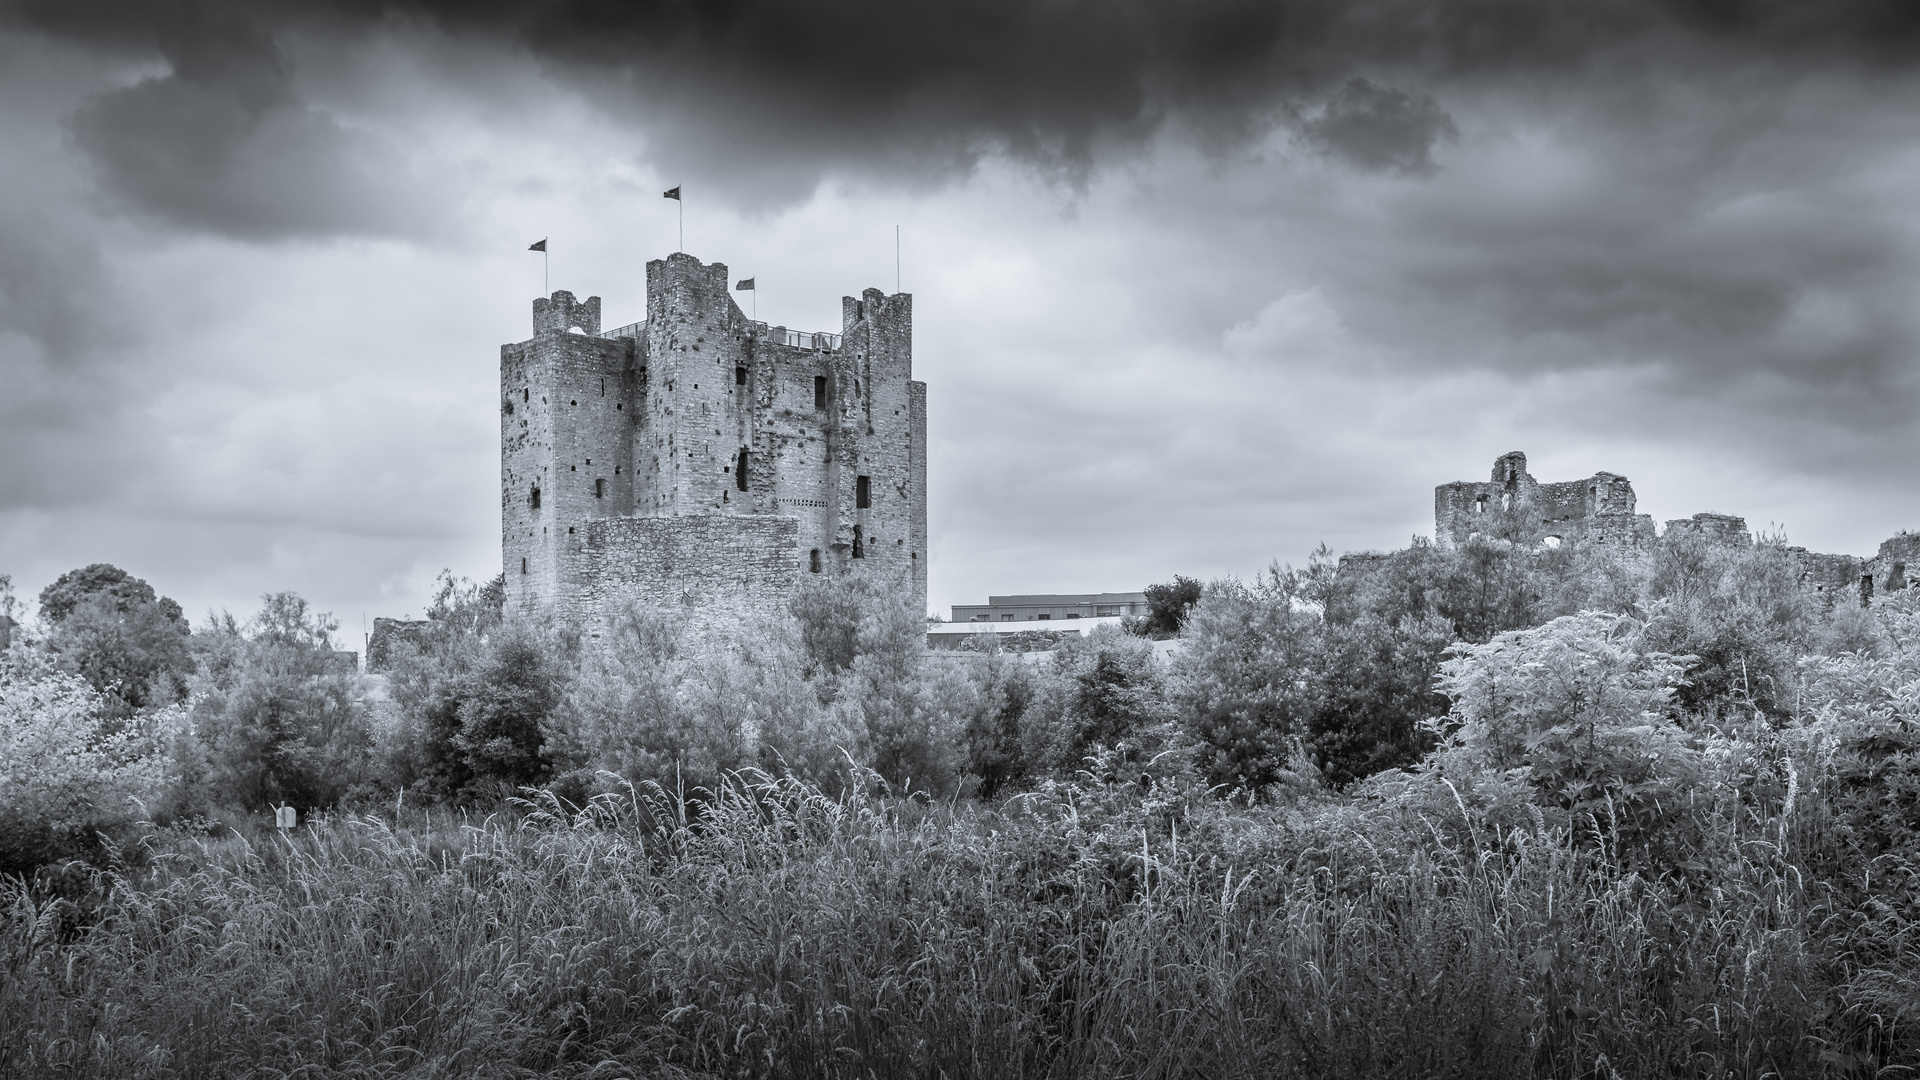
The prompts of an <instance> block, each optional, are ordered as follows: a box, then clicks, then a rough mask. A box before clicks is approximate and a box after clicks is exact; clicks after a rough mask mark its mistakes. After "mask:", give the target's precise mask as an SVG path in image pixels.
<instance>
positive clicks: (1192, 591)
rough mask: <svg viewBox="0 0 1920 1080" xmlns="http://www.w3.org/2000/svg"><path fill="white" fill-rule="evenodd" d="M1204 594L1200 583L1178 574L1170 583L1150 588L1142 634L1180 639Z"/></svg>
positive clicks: (1158, 637) (1159, 637)
mask: <svg viewBox="0 0 1920 1080" xmlns="http://www.w3.org/2000/svg"><path fill="white" fill-rule="evenodd" d="M1202 591H1203V590H1202V588H1201V585H1200V583H1199V582H1198V581H1195V580H1194V579H1193V578H1190V577H1183V576H1181V575H1179V574H1175V575H1174V576H1173V580H1172V581H1170V582H1165V583H1162V584H1158V585H1149V586H1147V588H1146V597H1147V616H1146V622H1145V623H1144V624H1142V625H1141V626H1140V632H1141V633H1142V634H1143V635H1144V636H1146V637H1151V638H1157V639H1165V638H1170V637H1174V636H1176V635H1178V634H1179V633H1180V628H1181V627H1183V626H1185V625H1186V624H1187V613H1188V612H1190V611H1192V610H1193V605H1195V604H1197V603H1199V602H1200V594H1201V592H1202Z"/></svg>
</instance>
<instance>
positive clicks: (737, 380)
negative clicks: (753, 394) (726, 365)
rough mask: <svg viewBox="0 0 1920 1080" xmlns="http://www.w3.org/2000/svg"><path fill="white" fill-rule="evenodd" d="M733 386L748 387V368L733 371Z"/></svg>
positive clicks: (738, 368)
mask: <svg viewBox="0 0 1920 1080" xmlns="http://www.w3.org/2000/svg"><path fill="white" fill-rule="evenodd" d="M733 385H735V386H745V385H747V369H746V368H743V367H737V368H734V369H733Z"/></svg>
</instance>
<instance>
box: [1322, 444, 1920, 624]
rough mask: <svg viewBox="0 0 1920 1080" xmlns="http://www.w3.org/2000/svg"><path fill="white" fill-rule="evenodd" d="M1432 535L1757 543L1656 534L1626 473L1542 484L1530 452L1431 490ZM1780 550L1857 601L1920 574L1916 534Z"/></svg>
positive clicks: (1711, 532) (1680, 529)
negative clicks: (1853, 551) (1825, 548)
mask: <svg viewBox="0 0 1920 1080" xmlns="http://www.w3.org/2000/svg"><path fill="white" fill-rule="evenodd" d="M1433 536H1434V540H1435V542H1436V543H1439V544H1441V545H1442V546H1451V545H1456V544H1464V543H1467V542H1468V541H1470V540H1472V539H1474V538H1475V537H1478V536H1486V537H1490V538H1492V537H1500V538H1502V539H1508V540H1512V541H1514V542H1516V543H1528V544H1549V545H1557V544H1559V543H1562V542H1565V541H1570V540H1571V541H1579V542H1583V543H1595V544H1604V545H1607V546H1610V547H1616V548H1625V549H1629V550H1636V551H1639V550H1650V549H1651V548H1652V547H1653V545H1654V544H1655V543H1656V542H1658V541H1681V540H1694V541H1698V542H1701V543H1707V544H1712V545H1715V546H1726V547H1749V546H1752V544H1753V542H1754V540H1753V534H1752V533H1751V532H1749V531H1748V529H1747V522H1746V519H1745V518H1742V517H1737V516H1734V515H1732V514H1714V513H1702V514H1695V515H1693V516H1692V517H1690V518H1677V519H1674V520H1671V521H1668V522H1667V523H1666V529H1665V531H1664V532H1663V533H1660V532H1656V530H1655V529H1654V525H1653V519H1652V518H1651V517H1650V516H1648V515H1646V514H1640V513H1636V512H1635V496H1634V493H1633V485H1632V484H1631V483H1629V482H1628V480H1627V478H1626V477H1624V476H1619V475H1617V474H1614V473H1609V472H1598V473H1595V474H1593V476H1591V477H1589V478H1588V479H1586V480H1572V481H1566V482H1561V483H1552V484H1542V483H1539V482H1538V481H1536V480H1534V478H1533V476H1532V475H1531V474H1530V473H1528V472H1527V455H1525V454H1523V453H1520V452H1519V451H1515V452H1513V453H1509V454H1503V455H1501V456H1500V457H1499V458H1497V459H1495V461H1494V463H1493V474H1492V476H1491V478H1490V479H1489V480H1487V481H1486V482H1475V481H1470V480H1461V481H1455V482H1454V483H1451V484H1441V485H1439V486H1438V487H1436V488H1434V489H1433ZM1784 550H1785V551H1786V552H1787V553H1788V554H1789V555H1791V556H1792V557H1793V559H1794V561H1795V562H1796V563H1798V564H1799V567H1800V575H1801V578H1802V580H1804V581H1806V582H1807V583H1809V584H1811V585H1813V586H1814V587H1815V588H1817V589H1820V590H1821V591H1833V592H1840V591H1847V592H1856V591H1857V592H1858V594H1859V596H1860V597H1861V599H1862V600H1870V599H1871V598H1872V597H1873V596H1874V595H1875V594H1876V593H1879V594H1884V593H1886V592H1889V591H1892V590H1896V589H1904V588H1910V587H1912V585H1913V583H1914V577H1913V575H1914V574H1915V573H1916V572H1920V561H1916V560H1917V559H1920V534H1913V533H1906V532H1902V533H1900V534H1899V535H1897V536H1894V537H1892V538H1890V539H1888V540H1886V541H1883V542H1882V543H1881V545H1880V550H1879V551H1878V552H1877V553H1876V554H1874V555H1873V556H1871V557H1869V558H1860V557H1858V556H1853V555H1830V554H1824V553H1821V552H1814V551H1808V550H1807V549H1806V548H1803V547H1787V548H1785V549H1784ZM1343 565H1344V560H1343ZM1909 567H1913V568H1914V569H1912V570H1910V569H1909Z"/></svg>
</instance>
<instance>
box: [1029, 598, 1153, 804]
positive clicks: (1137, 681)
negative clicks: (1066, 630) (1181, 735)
mask: <svg viewBox="0 0 1920 1080" xmlns="http://www.w3.org/2000/svg"><path fill="white" fill-rule="evenodd" d="M1054 656H1055V659H1054V663H1053V670H1052V672H1051V673H1050V674H1049V676H1048V677H1047V678H1046V679H1045V681H1044V682H1043V683H1042V684H1041V686H1040V687H1039V691H1040V692H1039V693H1037V694H1036V695H1035V700H1034V702H1033V704H1032V705H1031V706H1030V707H1029V708H1028V710H1027V713H1026V715H1025V717H1024V721H1023V723H1024V726H1025V729H1026V730H1025V731H1024V732H1023V733H1022V751H1023V756H1024V757H1025V759H1026V760H1027V762H1029V763H1030V764H1031V767H1032V768H1033V769H1034V771H1036V772H1038V773H1048V772H1051V773H1056V774H1059V773H1071V772H1074V771H1077V770H1079V769H1082V768H1085V767H1086V764H1087V761H1088V759H1089V758H1090V757H1093V756H1096V753H1097V752H1099V751H1109V752H1110V753H1109V754H1108V755H1107V756H1108V757H1111V758H1112V759H1113V761H1114V763H1115V764H1120V763H1125V764H1129V765H1135V764H1140V763H1143V762H1145V761H1146V760H1147V759H1149V758H1151V757H1153V755H1154V754H1156V753H1158V752H1159V751H1160V750H1161V749H1163V748H1166V747H1167V746H1168V745H1169V744H1170V742H1171V741H1172V737H1173V735H1174V734H1175V733H1174V730H1173V728H1174V717H1175V713H1174V708H1173V705H1172V704H1171V702H1170V701H1169V700H1168V693H1167V686H1166V680H1165V679H1164V677H1163V676H1162V674H1161V671H1160V665H1159V662H1158V661H1157V660H1155V659H1154V655H1153V646H1152V645H1151V644H1149V643H1148V642H1146V641H1142V640H1140V639H1139V638H1138V637H1135V636H1133V635H1130V634H1128V633H1126V632H1125V631H1122V630H1120V629H1118V628H1116V627H1112V626H1100V627H1095V628H1094V630H1093V632H1092V633H1090V634H1088V635H1086V636H1085V637H1082V638H1078V639H1069V640H1068V641H1067V642H1066V643H1064V644H1063V645H1062V646H1061V647H1060V649H1059V651H1058V652H1056V653H1055V654H1054Z"/></svg>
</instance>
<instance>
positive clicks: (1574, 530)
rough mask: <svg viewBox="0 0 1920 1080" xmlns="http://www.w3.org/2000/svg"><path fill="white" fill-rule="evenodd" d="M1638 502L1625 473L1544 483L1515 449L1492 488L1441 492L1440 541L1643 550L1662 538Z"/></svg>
mask: <svg viewBox="0 0 1920 1080" xmlns="http://www.w3.org/2000/svg"><path fill="white" fill-rule="evenodd" d="M1635 504H1636V498H1635V496H1634V493H1633V484H1632V483H1631V482H1630V481H1628V480H1627V478H1626V477H1624V476H1620V475H1617V474H1615V473H1610V472H1599V473H1595V474H1593V476H1592V477H1590V478H1588V479H1586V480H1569V481H1560V482H1556V483H1551V484H1542V483H1540V482H1539V481H1537V480H1535V479H1534V478H1533V475H1532V474H1531V473H1529V472H1527V455H1525V454H1523V453H1521V452H1519V451H1517V450H1516V451H1514V452H1512V453H1508V454H1502V455H1500V457H1499V458H1497V459H1495V461H1494V463H1493V472H1492V477H1491V479H1489V480H1488V481H1487V482H1485V483H1475V482H1473V481H1466V480H1462V481H1456V482H1454V483H1451V484H1441V485H1440V486H1438V487H1436V488H1434V493H1433V529H1434V539H1435V540H1436V541H1437V542H1438V543H1440V544H1442V545H1443V546H1444V545H1452V544H1463V543H1466V542H1467V540H1469V539H1471V538H1472V537H1473V536H1475V535H1477V534H1482V533H1485V534H1496V533H1501V534H1508V533H1514V532H1520V533H1523V534H1524V535H1520V536H1516V537H1513V538H1514V539H1517V540H1522V541H1531V542H1534V543H1539V542H1542V541H1546V540H1548V539H1549V538H1557V540H1578V541H1582V542H1586V543H1599V544H1607V545H1610V546H1614V547H1624V548H1632V549H1640V548H1645V547H1648V546H1650V545H1651V544H1652V543H1653V540H1654V535H1655V533H1654V527H1653V519H1652V518H1651V517H1649V516H1647V515H1646V514H1639V513H1635V512H1634V507H1635ZM1557 540H1556V542H1557Z"/></svg>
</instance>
